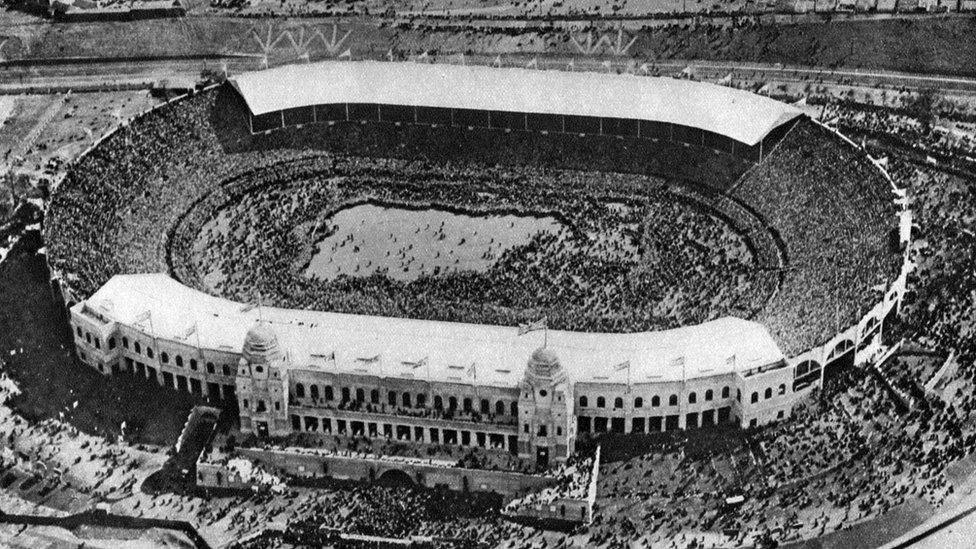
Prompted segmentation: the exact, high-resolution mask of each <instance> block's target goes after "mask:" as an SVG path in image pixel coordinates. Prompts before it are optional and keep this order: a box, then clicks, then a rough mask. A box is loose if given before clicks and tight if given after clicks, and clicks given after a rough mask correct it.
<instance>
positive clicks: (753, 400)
mask: <svg viewBox="0 0 976 549" xmlns="http://www.w3.org/2000/svg"><path fill="white" fill-rule="evenodd" d="M749 402H751V403H752V404H755V403H757V402H759V393H757V392H755V391H753V392H752V396H751V397H749Z"/></svg>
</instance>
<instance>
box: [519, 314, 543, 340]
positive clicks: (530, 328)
mask: <svg viewBox="0 0 976 549" xmlns="http://www.w3.org/2000/svg"><path fill="white" fill-rule="evenodd" d="M546 328H547V326H546V317H542V318H540V319H539V320H536V321H535V322H529V323H528V324H519V328H518V335H520V336H524V335H525V334H527V333H529V332H535V331H538V330H545V329H546Z"/></svg>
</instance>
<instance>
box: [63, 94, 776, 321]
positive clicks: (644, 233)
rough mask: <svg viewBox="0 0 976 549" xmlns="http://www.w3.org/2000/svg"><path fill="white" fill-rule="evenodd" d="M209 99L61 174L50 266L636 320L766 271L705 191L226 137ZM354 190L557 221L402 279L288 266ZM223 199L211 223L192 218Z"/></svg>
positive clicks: (362, 298) (325, 303)
mask: <svg viewBox="0 0 976 549" xmlns="http://www.w3.org/2000/svg"><path fill="white" fill-rule="evenodd" d="M212 100H213V98H212V97H211V96H209V95H206V94H204V95H201V96H198V97H196V98H193V99H191V100H189V101H186V102H184V103H185V104H184V105H182V106H181V108H179V109H169V108H163V109H160V110H158V111H156V112H155V113H153V114H151V115H149V116H148V117H146V118H145V119H143V120H141V121H140V122H139V123H138V124H137V125H136V126H133V127H131V128H127V129H124V130H123V131H122V132H120V133H118V134H116V135H114V136H112V137H111V138H110V139H109V140H107V141H106V142H104V143H102V144H101V145H100V146H99V147H98V148H97V149H96V150H95V152H94V153H92V154H91V155H89V156H88V157H86V158H84V159H83V160H81V163H82V166H80V167H79V169H75V170H73V171H72V172H71V174H70V175H69V177H68V179H67V180H66V181H65V183H64V184H63V185H62V189H61V191H60V192H59V193H58V194H57V195H56V196H55V199H54V204H53V206H52V210H51V211H52V215H51V217H50V219H49V221H48V232H49V234H48V240H49V242H50V246H51V256H52V258H53V262H54V265H55V267H56V268H58V269H59V270H62V271H64V272H65V273H67V274H68V277H69V280H70V281H71V283H72V286H73V287H75V288H77V289H78V290H80V291H81V293H83V294H87V293H90V292H92V291H93V290H94V289H96V288H97V287H98V286H99V285H100V284H103V283H104V282H105V281H106V280H107V279H108V278H110V277H111V275H113V274H115V273H120V272H147V271H149V272H151V271H167V270H172V272H174V273H175V274H176V275H177V276H178V277H179V278H180V279H181V280H183V281H185V282H187V283H190V284H193V285H197V286H198V287H202V288H203V289H206V290H209V291H212V292H214V293H220V294H222V295H225V296H228V297H231V298H236V299H239V300H242V301H252V302H253V301H263V302H265V303H267V302H274V303H275V304H277V305H282V306H289V307H301V308H313V309H323V310H334V311H342V312H357V313H364V314H374V315H384V316H409V317H415V318H433V319H442V320H456V321H461V320H463V321H466V322H478V323H492V324H508V325H514V324H518V323H521V322H528V321H532V320H536V319H538V318H539V317H541V316H547V317H548V319H549V326H550V327H552V328H559V329H575V330H591V331H637V330H652V329H663V328H670V327H675V326H680V325H685V324H691V323H698V322H703V321H705V320H709V319H711V318H716V317H719V316H724V315H737V316H744V317H749V316H752V315H754V314H755V313H756V312H757V311H758V310H759V309H761V308H762V307H763V306H764V305H765V304H766V301H767V300H768V298H769V295H770V294H771V293H772V291H773V289H774V287H775V283H776V278H775V275H773V274H770V273H769V272H768V271H767V270H766V269H765V267H766V266H765V265H760V264H758V263H757V262H756V261H754V258H753V256H752V254H751V253H750V251H749V248H748V245H747V242H746V241H745V240H744V239H743V237H742V236H740V235H739V234H737V233H736V232H735V231H734V230H733V229H732V228H730V227H729V226H728V225H727V224H726V223H724V222H722V221H720V220H719V219H718V218H717V217H716V216H715V215H713V212H712V211H710V210H709V209H708V208H709V207H710V206H704V205H701V204H696V203H690V202H688V201H686V200H684V199H682V200H679V199H676V198H675V197H674V196H673V195H671V194H670V193H669V192H668V190H667V186H666V184H665V182H664V181H662V180H660V179H657V178H653V177H649V176H637V175H626V176H625V175H610V174H600V173H580V172H562V171H547V170H539V169H532V168H523V167H492V166H477V165H457V164H453V165H452V164H444V163H438V164H433V163H428V162H408V161H401V160H378V159H365V158H356V157H337V156H334V155H329V154H325V153H311V152H298V151H294V150H270V151H251V152H248V153H245V154H237V155H227V154H224V153H223V151H222V149H221V144H220V140H219V139H218V138H217V136H215V135H214V129H213V128H212V127H211V126H210V125H209V118H208V116H209V112H208V107H209V106H210V105H211V102H212ZM136 128H137V129H136ZM164 144H166V146H164ZM133 153H135V154H133ZM446 153H447V151H445V154H446ZM221 183H223V185H221ZM255 187H260V191H256V190H255ZM570 189H572V190H573V192H568V191H569V190H570ZM247 190H251V191H253V192H246V191H247ZM584 190H585V191H586V192H582V191H584ZM371 199H372V200H381V201H386V202H398V203H404V204H411V205H418V204H420V205H422V204H438V205H441V206H444V207H451V208H461V209H464V210H465V211H469V212H473V213H478V212H492V211H496V210H501V211H516V212H522V213H525V214H527V215H555V216H557V217H559V218H561V219H563V220H564V221H565V222H566V224H567V225H568V227H569V229H570V230H568V231H565V232H564V233H561V234H560V236H558V237H557V236H554V235H551V234H548V233H543V234H539V235H537V236H536V238H534V239H533V240H531V241H530V242H529V243H528V244H526V245H522V246H516V247H514V248H512V249H509V250H507V251H505V252H503V253H501V254H500V256H499V257H498V258H497V260H496V261H495V264H494V265H493V267H492V268H491V269H489V270H488V271H486V272H483V273H478V272H470V271H458V272H450V273H448V274H447V275H441V276H423V277H421V278H419V279H417V280H414V281H411V282H409V283H405V282H403V281H396V280H393V279H391V278H390V277H387V276H381V275H373V276H369V277H356V276H342V277H340V278H338V279H336V280H331V281H323V280H317V279H313V278H310V277H307V276H304V275H303V273H302V270H303V269H302V267H303V266H304V265H307V262H308V259H309V255H308V254H309V250H310V249H311V247H312V246H313V245H314V242H315V238H316V234H314V231H309V232H306V233H304V234H303V233H302V230H300V227H301V225H302V224H307V222H309V221H310V220H316V221H317V222H319V223H321V222H325V221H327V218H328V213H329V212H332V211H335V210H336V209H337V208H339V207H341V206H342V205H344V204H348V203H352V202H361V201H364V200H371ZM197 202H199V203H197ZM227 202H230V205H228V208H230V210H229V211H230V213H231V215H227V216H226V217H225V220H226V223H227V225H228V226H229V230H227V231H226V235H222V234H221V233H220V231H212V230H207V229H206V224H207V221H209V220H210V219H212V218H213V217H214V216H215V215H216V214H217V211H216V208H217V207H218V206H220V205H224V204H227ZM195 203H197V204H196V206H195V207H194V204H195ZM181 217H182V219H180V218H181ZM178 221H179V223H178V228H177V229H176V230H174V231H171V232H169V233H167V232H166V229H167V228H169V227H173V226H174V225H177V222H178ZM168 253H169V254H171V258H169V259H171V261H170V260H169V259H168V258H167V254H168ZM209 269H217V270H219V271H221V272H222V273H223V275H224V276H223V279H222V280H219V281H218V282H217V283H216V284H215V286H216V287H210V286H209V285H208V284H206V283H205V280H207V279H206V277H205V276H203V275H205V274H206V273H207V272H209ZM75 277H77V278H76V279H75Z"/></svg>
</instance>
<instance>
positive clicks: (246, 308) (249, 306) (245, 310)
mask: <svg viewBox="0 0 976 549" xmlns="http://www.w3.org/2000/svg"><path fill="white" fill-rule="evenodd" d="M258 307H259V305H258V304H257V303H248V304H247V305H245V306H244V307H243V308H242V309H241V312H242V313H249V312H251V311H253V310H254V309H256V308H258Z"/></svg>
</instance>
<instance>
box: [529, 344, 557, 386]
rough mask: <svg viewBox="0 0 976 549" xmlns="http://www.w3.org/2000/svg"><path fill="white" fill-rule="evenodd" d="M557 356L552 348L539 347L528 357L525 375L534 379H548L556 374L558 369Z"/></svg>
mask: <svg viewBox="0 0 976 549" xmlns="http://www.w3.org/2000/svg"><path fill="white" fill-rule="evenodd" d="M559 368H560V366H559V357H558V356H556V353H554V352H553V351H552V349H548V348H546V347H539V348H538V349H536V350H535V352H534V353H532V356H531V357H530V358H529V367H528V369H527V370H526V372H525V373H526V377H530V378H534V379H536V380H549V379H552V378H553V377H555V376H556V373H557V372H558V371H559Z"/></svg>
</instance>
